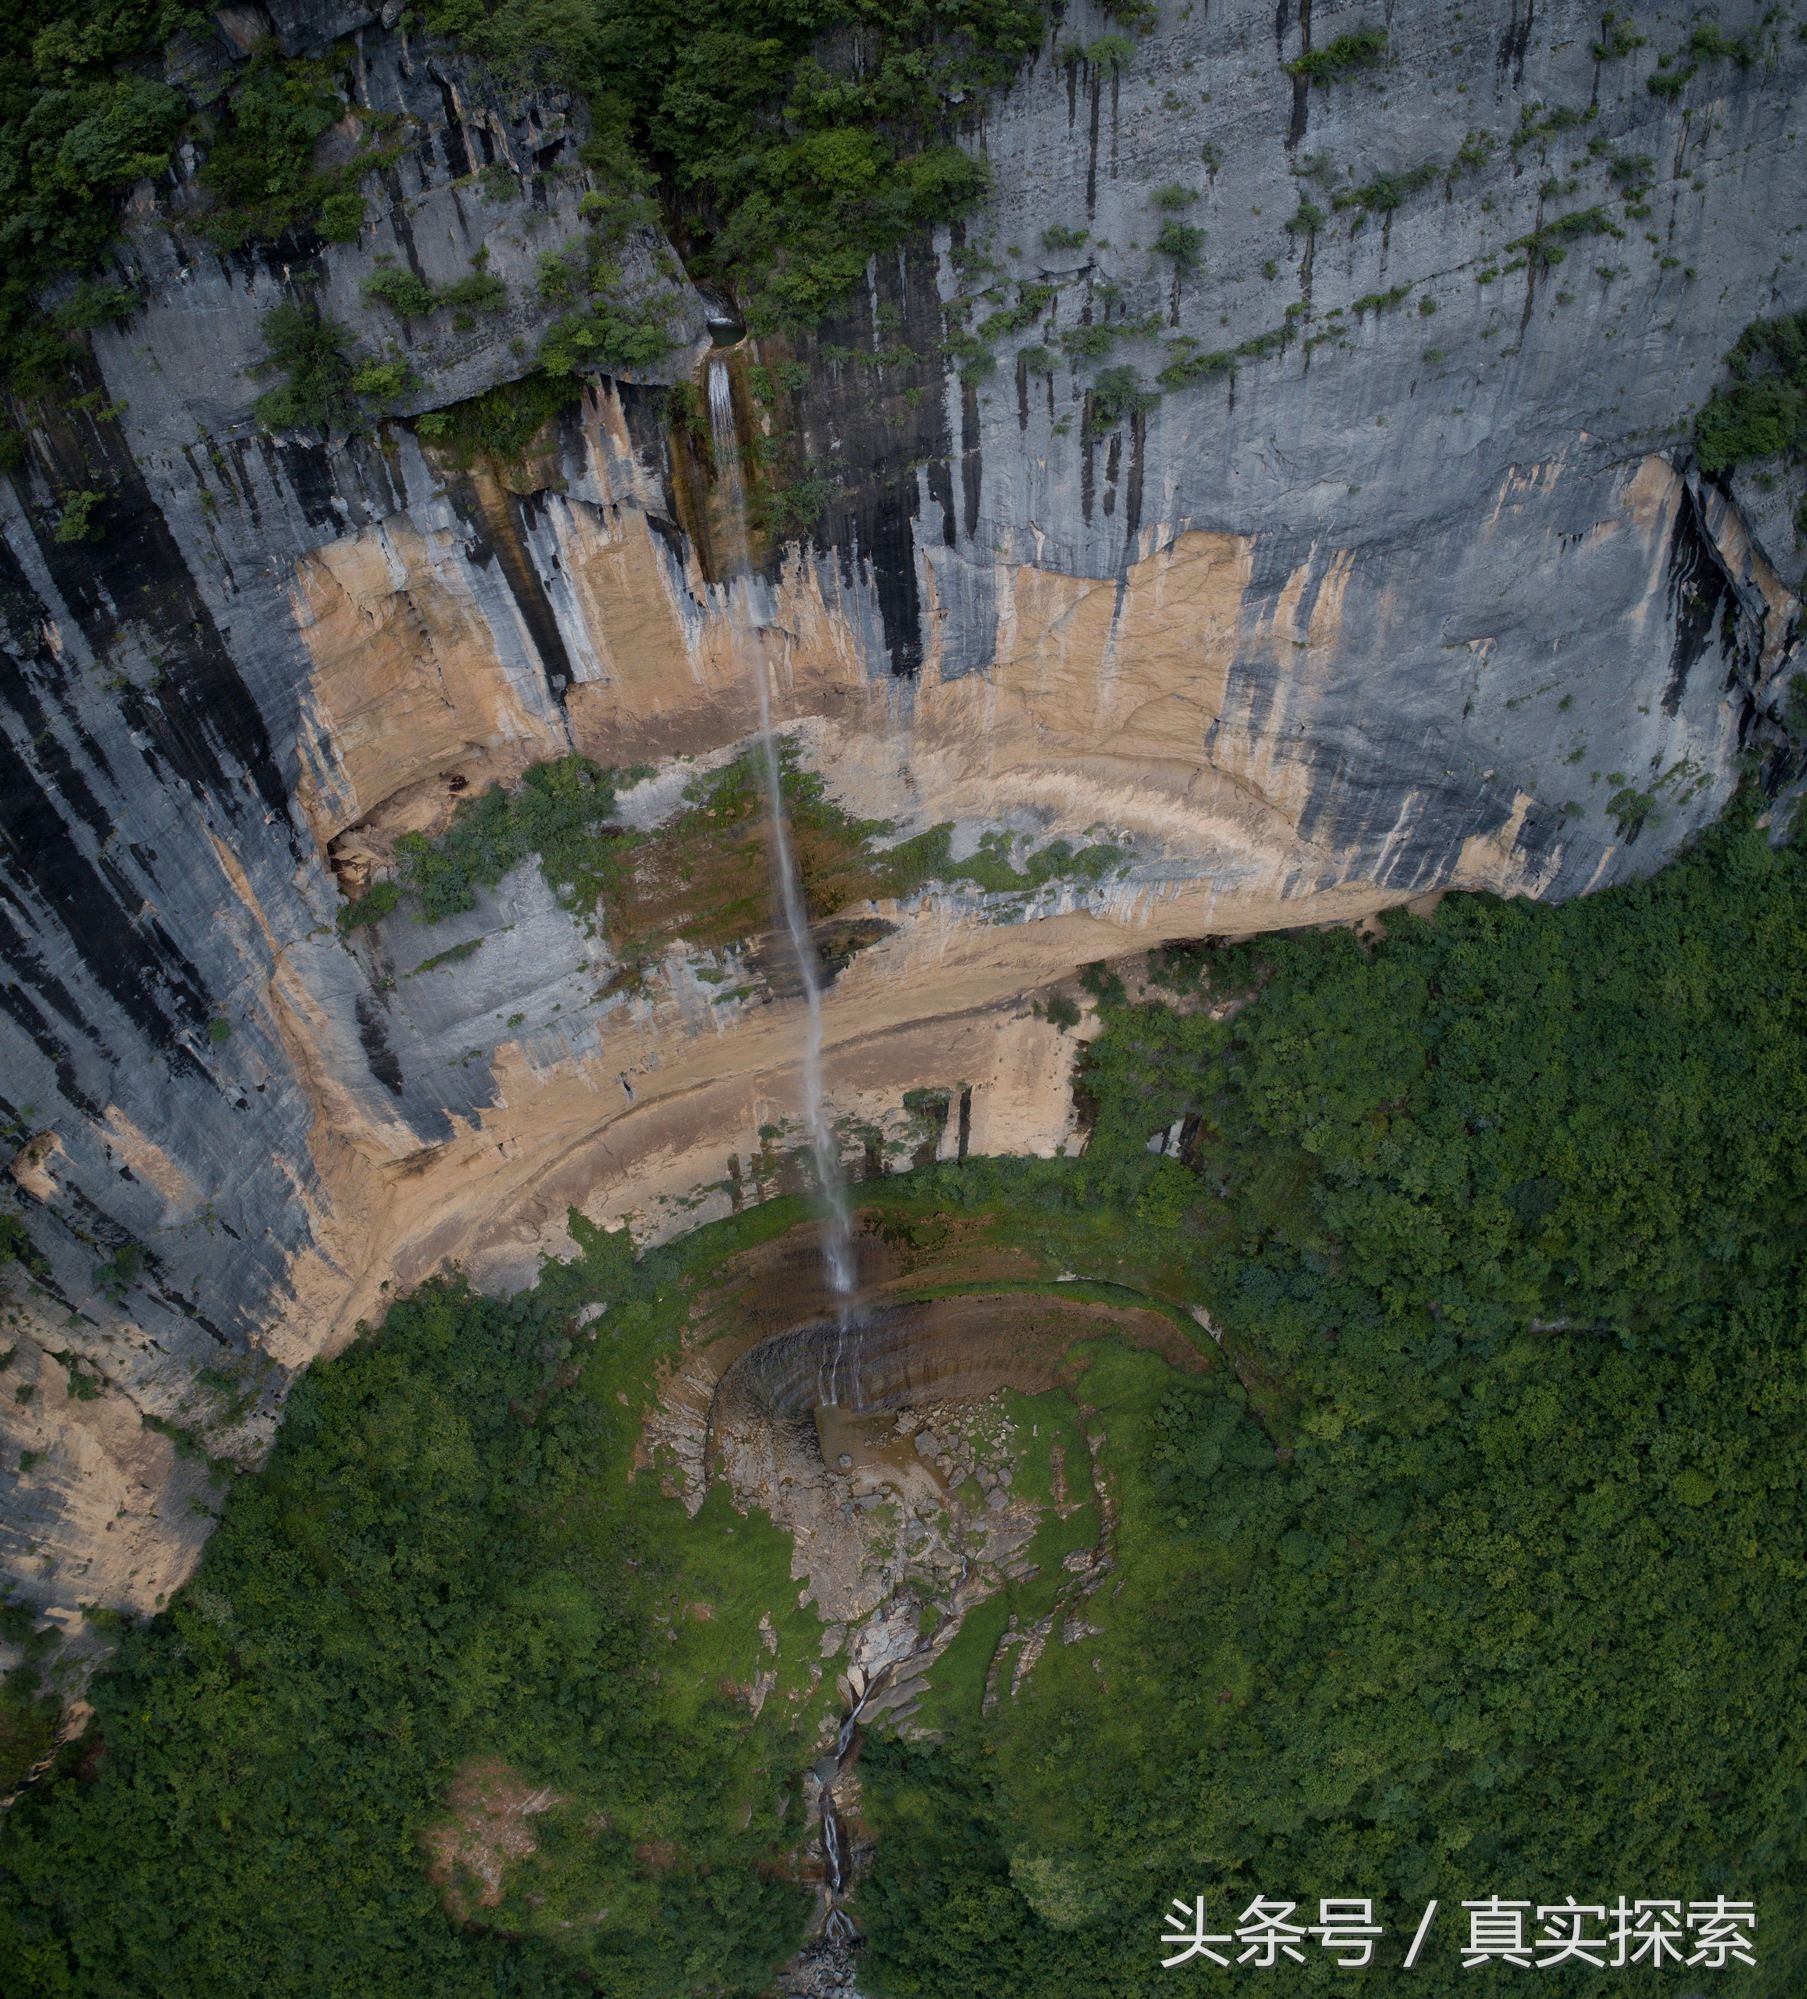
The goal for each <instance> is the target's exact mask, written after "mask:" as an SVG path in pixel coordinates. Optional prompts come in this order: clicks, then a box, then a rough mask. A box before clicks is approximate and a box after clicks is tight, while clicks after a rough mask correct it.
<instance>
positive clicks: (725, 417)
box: [709, 357, 854, 1402]
mask: <svg viewBox="0 0 1807 1999" xmlns="http://www.w3.org/2000/svg"><path fill="white" fill-rule="evenodd" d="M709 429H710V434H711V437H712V439H713V442H714V446H715V475H716V479H717V482H718V484H719V487H720V490H721V495H722V506H721V510H720V513H721V520H722V525H723V527H724V529H725V531H726V535H725V545H724V546H723V547H722V549H721V550H720V558H721V559H720V562H719V563H718V568H719V570H720V574H721V580H722V588H723V590H724V592H725V593H726V595H727V598H728V605H729V615H730V617H734V616H735V613H734V584H735V578H736V577H737V576H738V577H744V575H745V572H746V571H747V569H748V568H749V566H750V556H749V547H748V536H747V500H746V490H745V488H744V486H743V485H742V483H741V476H740V439H739V437H738V435H737V434H736V431H735V428H734V384H733V378H732V377H731V376H730V375H729V373H728V364H727V363H726V362H725V361H723V360H721V359H720V358H719V357H718V358H715V359H712V360H711V361H710V363H709ZM736 625H737V627H738V619H737V618H736ZM742 651H743V652H744V653H745V655H746V660H747V668H748V671H749V672H750V673H751V674H752V677H753V686H754V690H755V692H756V693H757V695H758V697H759V755H760V763H761V765H762V767H763V770H764V774H765V793H766V809H767V812H768V814H769V816H770V825H771V833H772V869H773V873H774V874H775V875H776V877H777V885H778V902H779V907H780V908H781V910H782V911H783V915H784V927H785V930H786V932H787V934H788V935H789V938H790V945H791V951H792V954H793V955H794V956H795V958H796V961H797V972H798V976H799V977H800V978H801V979H802V982H803V1004H804V1029H803V1111H804V1118H805V1122H806V1124H807V1127H808V1131H809V1149H810V1155H811V1157H812V1158H813V1160H814V1161H815V1168H816V1184H817V1186H818V1188H819V1189H820V1192H821V1197H822V1210H823V1212H822V1260H823V1263H824V1264H825V1266H826V1268H827V1272H828V1283H829V1288H830V1290H831V1291H833V1293H834V1296H835V1311H836V1318H837V1322H838V1324H837V1335H836V1341H835V1351H834V1356H833V1358H832V1359H831V1361H830V1363H829V1369H828V1379H827V1382H826V1385H825V1390H824V1396H823V1399H824V1400H825V1401H828V1402H833V1401H835V1400H836V1399H837V1396H838V1393H839V1383H838V1376H839V1374H840V1367H841V1359H842V1352H843V1349H844V1346H845V1342H846V1332H847V1323H848V1317H849V1313H850V1310H851V1307H852V1303H853V1288H854V1262H853V1223H852V1219H851V1217H850V1215H849V1213H848V1208H847V1187H846V1183H845V1181H844V1180H843V1179H842V1177H841V1156H840V1149H839V1147H838V1146H837V1145H836V1144H835V1136H834V1128H833V1126H832V1125H831V1124H830V1123H829V1121H828V1106H827V1104H826V1102H825V1101H824V1098H823V1094H822V980H821V974H820V970H819V968H818V966H817V963H816V953H815V946H814V945H813V944H812V943H811V941H810V935H809V918H808V914H807V912H806V911H805V909H804V906H803V885H802V883H801V881H800V880H799V879H798V875H797V864H796V860H795V858H794V857H793V855H792V852H791V833H790V822H789V819H788V817H787V816H786V813H785V809H784V784H783V771H782V768H781V766H780V764H779V760H778V741H777V738H776V736H775V735H774V734H773V732H772V693H771V688H770V686H769V685H768V683H767V680H766V669H765V660H764V658H763V656H762V655H761V652H760V649H759V648H758V647H757V646H755V645H752V644H750V643H749V644H746V645H744V646H743V647H742Z"/></svg>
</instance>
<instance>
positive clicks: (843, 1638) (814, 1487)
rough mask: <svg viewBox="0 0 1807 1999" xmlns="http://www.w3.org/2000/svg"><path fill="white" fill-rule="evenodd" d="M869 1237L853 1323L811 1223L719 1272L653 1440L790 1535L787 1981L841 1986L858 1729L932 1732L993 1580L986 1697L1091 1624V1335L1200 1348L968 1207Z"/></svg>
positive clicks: (673, 1468) (693, 1487)
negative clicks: (798, 1718) (797, 1756)
mask: <svg viewBox="0 0 1807 1999" xmlns="http://www.w3.org/2000/svg"><path fill="white" fill-rule="evenodd" d="M860 1247H861V1252H862V1258H861V1273H860V1274H861V1282H862V1290H861V1295H860V1298H859V1301H858V1302H857V1303H856V1304H855V1305H854V1306H853V1307H852V1308H851V1309H849V1310H848V1311H847V1312H846V1313H845V1314H844V1315H843V1314H842V1313H841V1312H840V1311H838V1310H837V1309H836V1306H835V1302H834V1301H833V1300H832V1299H831V1298H830V1297H829V1296H828V1295H826V1292H825V1289H824V1287H823V1284H822V1281H821V1275H820V1269H819V1259H818V1257H817V1254H816V1248H815V1242H814V1233H813V1230H811V1229H809V1228H807V1227H805V1228H802V1229H798V1230H793V1231H791V1232H789V1233H788V1234H787V1235H786V1236H783V1237H780V1238H778V1239H776V1240H774V1241H772V1242H770V1243H767V1244H764V1245H761V1246H760V1247H759V1248H757V1249H755V1250H752V1251H749V1252H745V1253H744V1254H743V1255H742V1256H741V1257H739V1258H736V1259H733V1260H732V1261H731V1262H730V1264H729V1265H728V1266H725V1267H724V1270H723V1272H722V1276H721V1279H720V1282H719V1283H718V1284H717V1285H716V1286H712V1287H711V1290H710V1293H709V1295H707V1296H706V1297H704V1298H703V1299H701V1300H699V1303H698V1307H697V1311H696V1313H695V1315H694V1317H693V1321H692V1323H693V1328H694V1336H693V1338H692V1340H691V1342H690V1343H689V1344H688V1345H687V1347H686V1349H685V1351H684V1353H683V1354H682V1356H681V1357H680V1358H679V1360H678V1362H677V1364H676V1365H675V1366H674V1367H673V1368H672V1369H671V1371H670V1372H669V1373H668V1375H667V1376H666V1378H665V1380H664V1382H663V1383H662V1385H661V1393H660V1396H659V1400H658V1404H657V1406H656V1408H655V1409H654V1410H653V1411H652V1412H651V1414H650V1415H649V1418H648V1423H647V1430H646V1435H645V1438H644V1445H643V1462H644V1463H645V1464H646V1465H647V1467H648V1469H652V1468H654V1467H659V1468H661V1469H662V1470H663V1472H664V1475H665V1477H666V1480H667V1489H668V1490H669V1491H671V1492H673V1494H674V1496H676V1495H680V1494H681V1496H682V1497H683V1498H684V1500H685V1502H686V1503H687V1504H688V1505H690V1506H691V1507H693V1508H695V1507H697V1506H700V1504H701V1502H702V1500H703V1497H704V1496H705V1494H706V1492H707V1491H708V1490H709V1488H710V1487H711V1486H713V1485H715V1484H717V1483H726V1484H727V1485H728V1487H729V1488H730V1490H731V1492H732V1494H733V1497H734V1501H735V1504H736V1505H737V1506H738V1507H740V1508H741V1509H742V1510H752V1509H758V1510H760V1511H763V1512H765V1513H767V1514H769V1515H770V1517H771V1518H772V1519H773V1520H774V1521H775V1522H776V1523H777V1524H778V1525H779V1526H780V1527H781V1528H782V1529H783V1530H784V1531H785V1532H786V1533H787V1534H788V1536H789V1537H790V1541H791V1547H792V1560H791V1574H792V1576H793V1578H794V1579H795V1580H796V1581H797V1583H798V1584H799V1585H800V1588H799V1596H800V1598H801V1600H802V1601H803V1602H805V1603H813V1604H814V1605H815V1607H816V1609H817V1611H818V1613H819V1614H820V1616H821V1618H822V1620H823V1632H822V1639H821V1647H822V1657H823V1659H824V1661H825V1662H827V1661H833V1662H834V1669H835V1670H837V1672H838V1682H839V1688H840V1695H841V1709H840V1721H839V1724H838V1727H837V1729H836V1730H835V1731H834V1732H833V1733H832V1734H830V1735H826V1736H825V1737H824V1739H823V1740H822V1741H821V1742H820V1743H819V1744H818V1745H817V1753H816V1758H815V1761H814V1762H813V1764H812V1765H811V1766H810V1769H809V1773H808V1775H809V1781H808V1783H807V1785H806V1793H807V1794H808V1796H809V1799H810V1809H811V1817H812V1820H813V1822H814V1840H813V1843H812V1848H811V1852H812V1855H813V1856H814V1857H813V1859H812V1860H811V1861H810V1863H809V1864H810V1866H811V1869H812V1872H813V1874H814V1875H815V1878H816V1879H817V1880H818V1882H819V1885H820V1889H821V1903H820V1907H819V1910H818V1919H817V1924H816V1926H815V1927H816V1941H815V1942H814V1943H813V1944H812V1946H811V1948H810V1950H809V1951H807V1952H806V1953H805V1955H804V1957H803V1958H800V1959H799V1960H798V1961H797V1962H796V1963H795V1964H794V1965H793V1966H792V1967H790V1968H789V1974H788V1976H789V1980H790V1982H781V1986H780V1989H781V1990H782V1991H785V1992H786V1993H810V1994H816V1993H822V1992H843V1991H850V1990H852V1989H853V1986H852V1983H851V1976H852V1974H851V1959H850V1957H849V1955H848V1951H849V1948H850V1943H849V1930H850V1926H849V1924H848V1920H847V1917H846V1913H845V1911H844V1910H843V1909H842V1908H841V1901H842V1897H843V1892H844V1890H845V1888H846V1886H847V1884H848V1883H849V1882H850V1881H851V1879H852V1877H854V1876H855V1875H857V1874H858V1873H859V1872H860V1871H861V1869H862V1866H863V1861H864V1858H865V1854H866V1850H867V1849H866V1830H865V1827H864V1824H863V1821H862V1818H861V1812H860V1784H859V1768H858V1762H859V1747H860V1739H861V1736H862V1735H863V1733H864V1732H865V1731H866V1730H868V1729H872V1728H879V1729H883V1730H887V1731H896V1732H900V1733H903V1734H929V1735H932V1734H935V1733H937V1732H938V1729H939V1726H940V1723H941V1720H942V1719H943V1716H942V1712H941V1708H940V1705H939V1702H940V1699H941V1696H940V1695H939V1694H938V1686H939V1676H937V1675H936V1674H935V1673H934V1671H933V1669H934V1668H935V1667H936V1665H937V1663H938V1662H939V1661H941V1660H942V1659H943V1657H944V1656H945V1655H946V1654H947V1653H948V1651H949V1648H950V1647H951V1646H953V1645H954V1644H955V1643H956V1641H957V1640H958V1639H959V1637H960V1634H961V1632H962V1630H963V1629H964V1628H965V1626H966V1624H967V1620H968V1618H969V1617H970V1615H971V1613H972V1612H973V1611H974V1610H975V1609H977V1608H978V1607H979V1606H980V1605H982V1604H985V1603H986V1602H987V1600H988V1599H990V1598H993V1597H996V1596H998V1595H999V1593H1000V1592H1007V1593H1008V1596H1007V1603H1006V1605H1004V1606H999V1605H994V1606H993V1607H992V1608H991V1609H990V1610H989V1611H988V1612H987V1614H986V1615H987V1618H988V1619H989V1620H993V1621H999V1622H1001V1625H1002V1635H1001V1636H998V1637H996V1640H995V1644H994V1640H993V1636H992V1634H991V1632H990V1627H989V1625H985V1626H984V1627H983V1628H981V1627H980V1626H975V1628H974V1629H975V1636H981V1635H982V1637H983V1644H982V1647H981V1648H980V1650H981V1654H982V1658H981V1664H980V1670H981V1671H982V1673H983V1679H984V1700H985V1703H986V1705H987V1706H989V1705H991V1704H992V1703H993V1702H995V1701H996V1700H999V1699H1009V1698H1011V1697H1012V1695H1013V1694H1014V1692H1015V1690H1016V1689H1017V1688H1018V1687H1020V1686H1021V1685H1022V1684H1023V1681H1024V1679H1025V1677H1026V1676H1027V1675H1028V1674H1029V1673H1030V1672H1032V1671H1033V1669H1034V1667H1035V1664H1036V1662H1037V1660H1038V1659H1039V1658H1040V1656H1041V1654H1042V1652H1043V1651H1044V1649H1045V1648H1046V1647H1047V1646H1048V1645H1050V1644H1056V1645H1058V1644H1061V1643H1074V1642H1077V1641H1078V1640H1080V1639H1081V1638H1083V1637H1084V1636H1086V1635H1087V1634H1088V1633H1090V1632H1091V1631H1092V1630H1094V1629H1095V1628H1096V1627H1095V1626H1094V1625H1092V1624H1090V1623H1088V1621H1087V1617H1086V1603H1087V1599H1088V1598H1089V1597H1090V1596H1091V1595H1092V1594H1093V1593H1094V1592H1095V1591H1097V1590H1098V1589H1100V1588H1101V1587H1102V1586H1103V1585H1104V1584H1105V1583H1106V1581H1107V1580H1108V1579H1109V1577H1110V1576H1111V1574H1112V1573H1113V1571H1114V1567H1115V1563H1114V1558H1113V1536H1114V1531H1115V1520H1116V1504H1115V1498H1114V1495H1113V1492H1112V1489H1111V1478H1110V1474H1109V1471H1108V1468H1107V1466H1106V1464H1105V1463H1104V1461H1103V1458H1102V1456H1101V1447H1102V1446H1103V1444H1104V1442H1105V1438H1104V1434H1103V1430H1102V1426H1101V1423H1100V1420H1099V1419H1098V1417H1097V1413H1096V1412H1095V1411H1094V1410H1093V1409H1092V1408H1091V1407H1090V1406H1089V1405H1088V1403H1087V1400H1086V1382H1085V1374H1086V1367H1087V1358H1086V1350H1087V1348H1088V1346H1089V1344H1090V1343H1092V1342H1096V1341H1098V1340H1100V1339H1116V1340H1121V1341H1123V1342H1126V1343H1127V1344H1129V1345H1132V1346H1135V1347H1138V1348H1142V1349H1146V1350H1152V1351H1153V1352H1156V1353H1158V1354H1160V1356H1161V1357H1162V1358H1163V1359H1164V1360H1166V1361H1167V1362H1168V1363H1169V1364H1170V1365H1173V1366H1175V1367H1178V1368H1185V1369H1197V1368H1200V1367H1202V1366H1204V1365H1206V1364H1207V1360H1206V1358H1205V1357H1204V1356H1202V1355H1201V1354H1200V1352H1199V1349H1198V1346H1197V1345H1196V1344H1195V1343H1194V1340H1193V1338H1192V1337H1190V1336H1189V1333H1188V1330H1187V1329H1186V1328H1185V1327H1184V1326H1183V1325H1182V1324H1181V1323H1180V1322H1179V1321H1178V1320H1177V1319H1176V1318H1175V1317H1174V1316H1172V1315H1171V1314H1170V1313H1169V1312H1168V1311H1167V1310H1166V1309H1164V1308H1163V1307H1161V1306H1159V1305H1157V1304H1155V1303H1153V1302H1139V1301H1138V1300H1137V1298H1136V1296H1135V1294H1133V1293H1130V1292H1127V1291H1125V1292H1123V1293H1122V1294H1121V1298H1120V1300H1119V1299H1118V1298H1114V1297H1111V1296H1109V1295H1108V1294H1106V1293H1105V1291H1104V1288H1103V1287H1101V1286H1097V1285H1085V1284H1082V1283H1080V1282H1078V1281H1075V1282H1074V1283H1073V1284H1072V1285H1071V1287H1070V1288H1069V1286H1068V1285H1066V1284H1064V1283H1063V1282H1062V1281H1060V1279H1059V1277H1058V1276H1056V1277H1049V1276H1047V1275H1046V1274H1045V1271H1043V1272H1040V1273H1038V1272H1037V1270H1036V1269H1035V1267H1034V1259H1033V1258H1031V1257H1029V1256H1028V1255H1027V1253H1019V1252H1016V1251H1013V1250H1010V1249H1008V1248H1002V1247H1000V1246H999V1245H997V1244H995V1243H990V1244H982V1243H979V1242H972V1243H970V1244H969V1243H967V1242H966V1241H965V1240H964V1239H963V1237H962V1235H961V1232H960V1229H959V1227H958V1225H957V1224H952V1225H946V1226H944V1225H942V1224H940V1223H938V1224H936V1232H935V1233H934V1235H933V1239H932V1241H931V1242H930V1244H928V1245H927V1253H926V1254H925V1253H924V1249H925V1245H924V1244H923V1243H922V1242H921V1241H920V1240H911V1239H905V1240H902V1241H899V1240H898V1239H896V1238H890V1239H887V1238H882V1237H877V1236H874V1235H872V1234H867V1235H865V1236H863V1237H862V1238H861V1239H860ZM961 1286H971V1287H973V1288H971V1289H963V1288H958V1287H961ZM980 1287H984V1288H980ZM1031 1603H1032V1604H1033V1608H1032V1609H1031V1608H1028V1607H1026V1606H1028V1605H1030V1604H1031ZM1019 1609H1020V1610H1021V1614H1020V1615H1019ZM973 1649H974V1648H973V1641H972V1640H969V1641H968V1646H967V1650H968V1651H969V1652H971V1651H972V1650H973ZM952 1664H953V1662H952V1661H950V1666H951V1665H952ZM969 1670H970V1662H968V1663H967V1664H964V1665H962V1667H961V1671H962V1672H963V1673H965V1672H968V1671H969ZM843 1981H845V1982H843Z"/></svg>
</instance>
